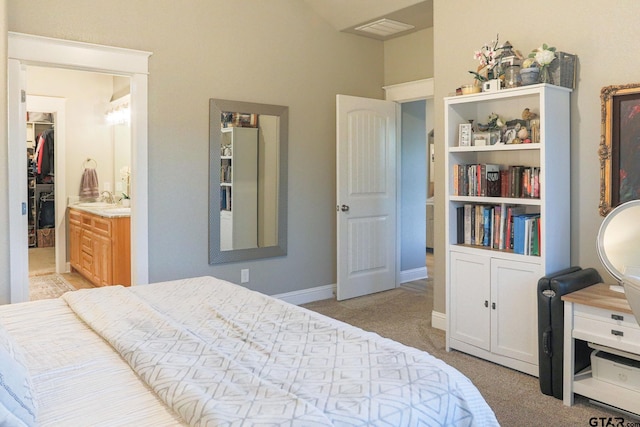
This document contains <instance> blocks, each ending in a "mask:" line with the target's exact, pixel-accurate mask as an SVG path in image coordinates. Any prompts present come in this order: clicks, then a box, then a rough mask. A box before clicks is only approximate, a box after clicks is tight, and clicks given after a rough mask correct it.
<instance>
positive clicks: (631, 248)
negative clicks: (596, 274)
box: [597, 200, 640, 282]
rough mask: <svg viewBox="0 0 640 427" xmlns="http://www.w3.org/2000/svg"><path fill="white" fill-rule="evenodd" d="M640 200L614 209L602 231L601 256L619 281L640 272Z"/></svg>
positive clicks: (599, 247)
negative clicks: (639, 219) (626, 275)
mask: <svg viewBox="0 0 640 427" xmlns="http://www.w3.org/2000/svg"><path fill="white" fill-rule="evenodd" d="M638 218H640V200H632V201H630V202H626V203H624V204H622V205H619V206H617V207H616V208H615V209H613V210H612V211H611V212H610V213H609V214H608V215H607V217H606V218H605V219H604V221H602V224H601V225H600V230H599V232H598V242H597V245H598V256H599V257H600V260H601V261H602V264H603V265H604V266H605V268H606V269H607V270H608V271H609V273H611V275H612V276H613V277H615V279H616V280H618V282H620V281H621V280H622V277H623V275H624V274H634V275H636V274H638V273H640V221H638Z"/></svg>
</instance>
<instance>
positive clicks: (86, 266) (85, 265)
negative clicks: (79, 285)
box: [80, 252, 93, 273]
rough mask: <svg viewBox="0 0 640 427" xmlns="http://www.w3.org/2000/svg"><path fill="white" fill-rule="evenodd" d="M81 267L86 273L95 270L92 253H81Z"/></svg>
mask: <svg viewBox="0 0 640 427" xmlns="http://www.w3.org/2000/svg"><path fill="white" fill-rule="evenodd" d="M80 268H81V270H82V271H83V272H85V273H91V272H92V271H93V256H91V254H87V253H84V252H83V253H82V255H80Z"/></svg>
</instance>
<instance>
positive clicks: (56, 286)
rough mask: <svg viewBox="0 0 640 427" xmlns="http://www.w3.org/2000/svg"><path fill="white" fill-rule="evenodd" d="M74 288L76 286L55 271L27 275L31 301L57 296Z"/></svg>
mask: <svg viewBox="0 0 640 427" xmlns="http://www.w3.org/2000/svg"><path fill="white" fill-rule="evenodd" d="M75 290H76V288H74V287H73V286H72V285H71V284H70V283H69V282H67V281H66V280H65V279H64V278H63V277H62V276H61V275H59V274H56V273H53V274H42V275H39V276H30V277H29V300H31V301H35V300H40V299H48V298H58V297H59V296H60V295H62V294H63V293H65V292H68V291H75Z"/></svg>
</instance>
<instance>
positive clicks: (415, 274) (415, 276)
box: [400, 267, 428, 283]
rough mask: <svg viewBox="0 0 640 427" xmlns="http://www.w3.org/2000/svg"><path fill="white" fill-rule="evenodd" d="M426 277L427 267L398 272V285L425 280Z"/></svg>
mask: <svg viewBox="0 0 640 427" xmlns="http://www.w3.org/2000/svg"><path fill="white" fill-rule="evenodd" d="M427 277H428V274H427V267H420V268H414V269H412V270H404V271H401V272H400V283H407V282H412V281H414V280H421V279H426V278H427Z"/></svg>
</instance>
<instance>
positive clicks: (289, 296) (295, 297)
mask: <svg viewBox="0 0 640 427" xmlns="http://www.w3.org/2000/svg"><path fill="white" fill-rule="evenodd" d="M335 289H336V285H324V286H317V287H315V288H310V289H303V290H301V291H293V292H286V293H284V294H278V295H272V297H274V298H278V299H281V300H283V301H286V302H288V303H291V304H295V305H300V304H306V303H309V302H314V301H320V300H323V299H330V298H335Z"/></svg>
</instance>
